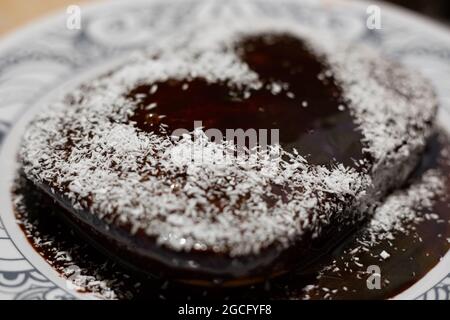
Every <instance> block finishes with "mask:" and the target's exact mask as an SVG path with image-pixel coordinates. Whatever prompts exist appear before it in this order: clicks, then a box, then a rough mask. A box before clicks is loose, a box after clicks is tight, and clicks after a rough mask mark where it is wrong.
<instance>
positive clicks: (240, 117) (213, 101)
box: [37, 35, 370, 286]
mask: <svg viewBox="0 0 450 320" xmlns="http://www.w3.org/2000/svg"><path fill="white" fill-rule="evenodd" d="M235 50H236V52H237V53H238V55H239V56H240V57H241V58H242V60H243V61H244V62H246V63H247V64H248V65H249V67H250V68H251V69H252V70H253V71H255V72H256V73H258V75H259V77H260V78H261V81H262V83H263V85H262V88H261V89H259V90H254V89H248V88H239V87H236V86H232V85H230V84H228V83H208V82H206V81H205V80H203V79H200V78H194V79H186V80H168V81H166V82H164V83H157V84H156V85H157V90H156V91H155V92H153V93H151V91H152V87H153V86H154V85H155V84H153V83H152V84H148V85H140V86H138V87H136V88H134V89H132V90H131V91H130V92H129V93H128V94H127V95H126V96H127V97H128V99H130V100H132V101H135V102H136V105H137V111H136V112H135V114H134V115H133V116H131V118H130V119H129V121H130V122H131V123H133V124H134V125H136V126H137V127H138V128H139V129H141V130H144V131H147V132H154V133H156V134H160V135H166V134H169V133H170V132H171V131H172V130H174V129H179V128H186V129H188V130H192V129H193V127H192V126H193V124H194V121H196V120H202V121H203V125H204V126H205V128H206V129H208V128H217V129H220V130H221V131H225V130H226V129H237V128H241V129H250V128H253V129H279V130H280V142H281V144H282V146H283V147H284V148H286V149H291V148H294V147H295V148H297V149H298V151H299V152H300V153H301V154H302V155H304V156H305V157H306V158H307V159H308V161H309V162H310V163H311V164H325V165H331V164H333V163H335V162H338V163H343V164H346V165H348V166H354V167H355V166H357V164H356V163H355V160H361V159H366V160H369V161H368V162H366V163H370V159H369V158H368V157H367V156H366V155H364V154H363V152H362V148H363V143H362V136H361V133H360V132H359V131H358V130H357V126H356V124H355V123H354V121H353V119H352V117H351V114H350V112H349V109H348V108H347V102H346V101H345V100H344V98H343V96H342V89H341V88H340V86H339V84H338V83H337V82H336V80H335V79H334V78H333V75H332V74H331V73H329V72H328V71H329V70H328V68H327V66H326V65H325V64H324V62H323V61H322V59H321V57H319V56H317V55H316V54H314V53H312V52H311V51H310V50H309V49H308V48H307V47H306V46H305V44H303V42H302V41H301V40H299V39H297V38H295V37H292V36H289V35H262V36H261V35H259V36H251V37H246V38H243V39H241V40H240V42H238V43H236V46H235ZM273 82H276V83H282V85H281V87H282V90H281V91H280V92H279V93H277V94H274V93H273V92H271V90H269V89H267V86H269V85H270V84H272V83H273ZM247 92H250V96H247ZM305 102H306V105H305V104H304V103H305ZM153 104H156V107H154V108H151V109H150V110H149V106H150V105H153ZM161 124H164V125H165V127H161V126H160V125H161ZM69 144H70V140H69ZM151 174H153V173H151ZM156 174H157V173H156ZM159 178H161V179H162V178H164V177H159ZM179 179H180V180H181V182H182V181H183V177H179ZM171 182H172V181H171ZM173 182H174V184H175V182H177V181H173ZM37 187H39V188H40V189H42V190H44V191H45V192H47V194H49V195H50V196H51V197H52V198H53V199H55V200H56V201H57V202H58V203H59V205H60V206H62V207H63V208H64V209H65V210H63V211H59V212H60V213H61V214H62V216H63V218H64V219H65V221H66V222H68V223H69V224H70V225H71V226H72V227H74V228H76V229H79V231H80V233H81V234H83V236H84V237H85V238H86V239H87V240H88V241H91V242H92V243H93V244H94V245H95V246H96V247H98V248H99V249H100V250H102V251H104V252H106V253H107V254H109V255H114V257H115V258H116V259H117V260H120V261H121V262H122V263H123V264H124V265H125V266H127V267H130V268H134V269H138V270H141V271H144V273H149V274H152V275H159V276H162V277H170V278H174V279H178V280H182V281H187V282H190V283H196V284H201V285H211V284H212V283H214V282H217V281H220V282H222V283H223V284H224V285H225V286H234V285H245V284H248V283H257V282H263V281H264V280H266V279H268V278H272V277H275V276H278V275H281V274H284V273H286V272H288V271H290V270H292V269H295V268H304V267H305V266H306V265H308V264H311V263H313V262H314V261H315V260H317V259H318V258H320V257H321V256H323V255H324V254H326V253H328V252H329V251H330V250H332V249H333V248H334V247H335V245H336V243H339V242H341V240H342V239H343V238H345V237H347V235H348V234H350V233H352V232H354V231H355V229H357V228H358V224H357V223H356V222H354V221H345V220H350V218H349V217H352V216H353V215H351V214H350V213H349V214H347V213H345V214H340V215H339V214H335V215H332V216H331V217H330V221H329V223H328V225H327V226H326V227H324V228H323V230H322V232H321V234H320V237H317V238H315V239H314V240H313V237H312V234H310V233H308V231H307V232H305V233H304V234H303V235H302V239H300V240H299V241H297V242H295V243H292V244H291V246H290V247H289V248H287V249H286V248H284V247H283V248H282V247H281V246H280V245H279V244H278V243H275V244H274V245H272V246H270V247H268V248H266V249H263V250H262V252H260V253H259V254H257V255H256V254H249V255H246V256H242V257H239V258H231V257H230V256H229V255H228V254H226V253H216V252H213V251H212V250H207V251H201V250H197V251H196V250H195V249H193V250H191V251H189V252H184V251H175V250H171V249H167V248H166V247H163V246H160V245H158V244H156V241H155V239H154V238H153V237H149V236H148V235H147V234H145V232H144V231H142V230H139V231H138V232H137V233H136V234H133V233H132V232H131V231H130V230H131V225H127V224H123V223H122V224H121V223H116V221H110V220H109V219H110V217H109V216H106V217H102V219H100V218H99V217H98V216H97V215H96V214H95V212H94V213H93V212H91V211H90V210H89V209H90V207H91V202H92V199H91V198H89V196H87V197H86V199H84V200H85V202H86V206H85V209H84V210H75V209H74V208H73V206H72V204H71V202H70V201H68V200H67V199H66V198H64V196H63V193H64V192H54V190H57V189H58V187H61V186H58V185H57V183H55V185H54V186H48V185H38V186H37ZM63 187H64V186H63ZM273 187H274V188H275V189H276V188H280V190H279V191H274V193H277V192H278V193H283V192H289V189H288V188H286V186H281V187H280V186H273ZM63 191H64V190H63ZM66 191H67V190H66ZM219 197H221V198H220V199H212V200H211V202H210V205H217V203H220V201H226V200H227V198H226V193H225V192H223V193H222V194H221V195H220V196H219ZM334 197H336V198H334ZM339 197H341V195H333V194H330V195H329V196H328V198H327V199H326V201H327V203H338V202H339V203H342V199H338V198H339ZM219 200H220V201H219ZM270 201H271V199H269V198H268V199H267V202H268V203H269V206H270ZM243 202H245V195H243ZM349 202H350V201H349ZM346 210H347V211H348V208H344V209H343V211H344V212H345V211H346ZM111 219H112V218H111ZM111 248H114V249H113V250H112V249H111Z"/></svg>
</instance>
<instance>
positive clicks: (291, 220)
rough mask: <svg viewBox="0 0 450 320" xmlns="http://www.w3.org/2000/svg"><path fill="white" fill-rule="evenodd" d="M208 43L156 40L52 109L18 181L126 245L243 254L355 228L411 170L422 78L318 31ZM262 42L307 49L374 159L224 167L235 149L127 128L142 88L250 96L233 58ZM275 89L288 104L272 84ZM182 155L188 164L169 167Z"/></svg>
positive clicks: (199, 36) (248, 161)
mask: <svg viewBox="0 0 450 320" xmlns="http://www.w3.org/2000/svg"><path fill="white" fill-rule="evenodd" d="M203 31H204V29H202V28H201V27H197V29H196V28H193V29H192V30H187V31H185V34H181V35H177V37H176V38H174V39H167V40H166V41H161V46H160V47H158V48H157V49H152V50H150V51H148V52H145V53H141V54H137V55H136V56H134V57H133V58H131V59H129V60H128V61H127V62H126V63H124V64H123V65H121V66H119V67H118V68H116V69H114V70H113V71H112V72H111V73H109V74H108V75H107V76H103V77H99V78H96V79H94V80H91V81H90V82H87V83H85V84H83V85H81V86H79V87H78V88H75V89H74V90H73V91H71V92H70V93H69V94H68V95H66V96H64V97H62V98H61V99H59V100H56V102H55V103H53V104H52V105H50V106H48V107H46V108H45V109H44V111H42V112H41V113H40V114H39V115H38V116H37V117H36V118H35V119H34V120H33V122H32V124H31V125H30V127H29V128H28V130H27V132H26V134H25V136H24V141H23V145H22V149H21V152H20V158H21V161H22V164H23V170H24V173H25V175H26V176H27V177H28V178H29V179H30V180H32V181H33V182H35V183H36V184H38V185H44V186H49V187H50V188H51V189H52V190H53V192H55V193H58V194H62V195H63V196H64V198H66V199H67V200H68V201H70V203H71V204H72V206H73V208H74V209H75V210H87V211H89V212H91V213H93V214H95V215H96V216H98V217H99V218H100V219H103V220H104V221H107V222H108V223H109V224H113V225H125V224H127V225H131V230H130V232H131V233H132V234H133V233H135V232H137V231H138V230H143V231H144V232H145V233H146V234H147V235H149V236H151V237H154V238H155V239H156V241H157V243H159V244H160V245H162V246H165V247H167V248H170V249H172V250H176V251H191V250H199V251H203V250H212V251H214V252H225V253H228V254H229V255H231V256H240V255H246V254H257V253H259V252H261V250H263V249H265V248H267V247H268V246H271V245H274V244H276V245H280V246H282V247H286V246H288V245H289V244H290V243H292V241H294V240H298V239H299V238H301V237H302V236H303V235H304V234H305V233H306V232H307V231H309V232H311V234H312V235H313V237H315V236H320V233H321V230H322V228H323V227H324V226H326V225H327V224H329V223H330V221H341V222H345V223H349V222H350V223H351V222H352V221H357V220H361V219H363V218H365V217H366V216H368V215H370V214H371V212H372V210H373V207H374V204H375V203H376V202H377V201H378V200H379V199H380V197H382V196H383V195H384V193H385V192H386V191H387V190H388V189H389V188H392V187H395V186H397V185H398V184H400V183H401V182H403V181H404V180H405V179H406V177H407V175H408V174H409V173H410V172H411V170H412V169H413V167H414V165H415V164H416V162H417V159H418V157H419V155H420V154H421V152H422V151H423V148H424V146H425V141H426V139H427V137H428V136H429V135H430V133H431V128H432V122H433V118H434V115H435V111H436V110H435V109H436V100H435V96H434V94H433V91H432V89H431V87H430V85H429V84H428V82H426V81H425V80H423V79H422V78H421V77H420V76H419V75H417V74H416V73H413V72H410V71H407V70H405V69H404V68H403V67H401V66H399V65H397V64H394V63H390V62H387V61H385V60H384V59H383V58H381V57H380V56H379V55H378V54H376V53H373V52H372V51H370V50H368V49H362V48H346V47H344V46H342V45H340V44H337V43H336V42H335V41H328V42H326V45H323V42H322V40H323V39H324V38H327V35H326V33H324V35H320V36H319V35H318V36H317V37H316V35H317V32H314V33H309V32H308V31H309V30H303V29H300V28H299V27H297V26H295V25H281V26H280V24H277V25H276V26H275V25H274V24H271V23H263V24H262V23H260V22H259V21H256V22H255V23H253V24H251V23H248V24H245V25H237V26H235V27H233V28H231V27H229V26H228V28H227V29H226V30H225V28H221V27H217V28H210V30H208V31H204V32H203ZM267 32H269V33H277V32H284V33H289V34H292V35H294V36H296V37H298V38H300V39H302V40H303V41H304V42H305V43H306V44H307V45H308V47H310V48H311V50H312V51H313V52H314V53H316V54H317V56H318V57H320V59H323V60H324V63H325V64H326V65H328V66H329V70H327V72H325V73H324V74H318V75H317V76H318V77H323V78H324V79H325V80H326V78H327V77H329V76H330V75H333V77H334V78H335V79H337V81H339V83H340V85H341V86H342V88H343V94H344V96H345V98H346V100H347V101H349V105H348V107H349V109H350V112H351V114H352V115H353V117H354V119H355V122H356V123H357V124H358V127H359V130H360V131H361V132H362V135H363V145H364V148H365V150H364V151H365V152H367V154H369V155H370V159H371V160H370V161H369V160H361V161H362V165H363V167H364V168H366V170H357V169H356V168H353V167H352V168H351V167H347V166H344V165H343V164H340V163H336V164H333V165H332V166H324V165H312V164H310V163H308V161H307V159H306V158H305V157H303V156H302V150H298V152H297V151H293V152H291V151H289V152H288V151H287V150H284V149H283V148H281V147H280V146H279V145H272V146H270V147H269V148H268V151H267V150H255V152H254V153H252V154H251V155H250V156H248V155H239V154H238V155H237V156H236V157H231V158H226V159H224V158H223V155H224V154H229V150H230V149H233V148H234V146H233V145H231V144H230V143H229V142H227V141H223V142H221V143H220V142H219V143H217V142H211V141H210V140H209V139H208V137H207V136H206V135H205V133H204V131H203V130H202V129H201V128H200V129H197V130H194V131H193V132H191V133H189V134H186V135H184V136H182V137H181V138H178V139H174V138H173V137H171V136H170V134H168V135H167V136H164V135H158V134H155V133H152V132H145V131H142V130H139V129H138V128H136V127H135V126H134V125H133V123H132V122H131V121H130V118H131V117H132V116H133V114H134V112H135V110H136V101H131V100H130V99H128V98H127V97H126V95H127V93H128V92H129V91H130V90H132V89H133V88H135V87H136V86H139V85H142V84H145V85H149V84H150V85H152V84H153V86H151V89H150V92H149V93H150V94H152V93H155V92H157V90H158V87H157V85H156V84H157V83H162V82H165V81H168V80H171V79H175V80H180V81H186V85H189V79H194V78H202V79H205V80H206V81H207V82H209V83H217V82H220V83H227V84H228V85H229V86H230V87H232V88H237V89H239V90H240V91H243V92H244V93H246V94H244V95H243V96H244V98H245V97H248V96H251V92H252V90H260V89H261V87H262V82H261V81H260V78H259V75H258V74H257V73H256V72H254V71H253V70H251V69H250V68H249V66H248V65H247V64H245V63H244V62H242V61H241V60H240V58H239V56H238V55H237V54H236V53H235V52H234V51H233V50H232V48H233V45H234V44H235V43H236V41H237V40H238V39H239V38H240V37H242V36H243V35H245V34H258V33H261V34H264V33H267ZM311 34H314V36H311ZM274 63H276V61H274ZM325 80H324V81H325ZM287 89H288V88H287ZM270 90H271V92H272V93H273V94H279V92H280V91H281V92H284V91H283V90H285V91H286V94H287V96H288V97H289V96H292V93H291V92H289V90H286V88H285V87H283V84H279V83H276V82H274V83H273V84H272V85H271V87H270ZM154 107H155V106H154V105H149V106H148V110H149V112H151V110H152V109H153V108H154ZM302 107H303V108H312V107H313V106H311V105H309V104H308V102H305V103H304V104H302V105H300V106H299V108H302ZM196 150H198V151H199V152H195V151H196ZM186 151H188V152H190V153H189V154H190V155H192V154H194V155H195V156H194V158H193V157H191V156H190V157H188V158H186V157H184V156H183V157H177V156H176V155H180V154H181V155H186ZM192 152H193V153H192ZM195 157H200V159H197V158H195ZM186 159H188V160H186ZM274 186H275V187H276V188H274ZM275 189H276V190H277V191H274V190H275Z"/></svg>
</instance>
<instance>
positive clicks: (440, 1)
mask: <svg viewBox="0 0 450 320" xmlns="http://www.w3.org/2000/svg"><path fill="white" fill-rule="evenodd" d="M123 1H126V0H123ZM243 1H244V0H243ZM274 1H276V0H274ZM298 1H301V0H298ZM327 1H328V2H330V1H331V0H327ZM343 1H345V0H343ZM86 2H89V0H0V35H2V34H5V33H7V32H9V31H12V30H14V29H15V28H17V27H19V26H21V25H23V24H25V23H27V22H29V21H31V20H33V19H35V18H38V17H39V16H42V15H45V14H47V13H49V12H51V11H54V10H57V9H63V8H65V7H67V6H68V5H71V4H81V3H86ZM386 2H391V3H394V4H397V5H399V6H402V7H406V8H408V9H411V10H414V11H416V12H419V13H422V14H424V15H427V16H429V17H431V18H433V19H436V20H439V21H441V22H443V23H445V24H447V25H450V0H386Z"/></svg>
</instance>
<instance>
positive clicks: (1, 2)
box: [0, 0, 89, 36]
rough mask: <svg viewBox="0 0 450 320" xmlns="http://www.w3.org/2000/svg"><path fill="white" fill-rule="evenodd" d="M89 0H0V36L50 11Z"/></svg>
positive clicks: (63, 8)
mask: <svg viewBox="0 0 450 320" xmlns="http://www.w3.org/2000/svg"><path fill="white" fill-rule="evenodd" d="M86 2H89V0H0V36H1V35H4V34H6V33H8V32H10V31H12V30H14V29H16V28H18V27H20V26H22V25H24V24H26V23H28V22H31V21H32V20H34V19H37V18H39V17H40V16H43V15H45V14H48V13H51V12H52V11H57V10H65V8H67V6H69V5H72V4H81V3H86Z"/></svg>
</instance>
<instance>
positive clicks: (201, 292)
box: [14, 135, 450, 299]
mask: <svg viewBox="0 0 450 320" xmlns="http://www.w3.org/2000/svg"><path fill="white" fill-rule="evenodd" d="M449 145H450V140H449V138H447V137H446V136H443V135H440V136H435V137H434V138H433V140H432V141H431V142H430V143H429V146H428V150H427V152H426V154H425V156H424V157H423V160H422V163H421V164H420V166H419V167H418V168H417V170H416V171H415V173H414V174H413V175H412V176H411V179H410V182H412V181H414V179H416V178H418V177H420V175H422V174H423V173H424V172H426V171H427V170H429V169H432V168H438V169H440V170H441V171H442V174H443V177H444V178H445V181H446V182H445V185H446V190H448V191H447V192H446V194H448V193H449V192H450V165H449V158H448V146H449ZM442 150H445V152H442ZM410 182H408V183H407V184H406V185H405V188H407V187H408V185H409V183H410ZM14 193H15V195H20V196H22V197H23V201H22V203H23V206H21V207H18V208H16V211H17V218H18V222H19V223H20V224H21V227H22V228H23V230H24V232H25V233H26V235H27V237H28V239H29V241H30V243H31V244H32V245H33V246H34V247H35V249H36V250H37V251H38V252H39V253H40V254H41V255H42V256H43V257H44V258H45V259H46V260H47V261H48V262H49V263H50V264H51V265H52V266H53V267H54V268H56V269H57V270H60V271H62V270H63V269H64V268H65V267H67V266H68V265H72V264H75V265H78V266H79V267H81V268H82V269H83V270H84V273H85V274H86V275H96V278H97V279H100V280H108V281H110V282H111V287H112V288H113V289H114V290H115V291H116V293H117V294H118V298H122V299H127V298H132V297H133V298H137V299H167V298H193V299H215V298H220V299H224V298H228V299H242V298H244V299H261V298H269V299H304V298H307V297H308V298H312V299H322V298H329V299H354V298H358V299H382V298H390V297H392V296H394V295H395V294H398V293H400V292H402V291H403V290H405V289H406V288H408V287H409V286H411V285H412V284H414V283H415V282H416V281H417V280H419V279H420V278H421V277H423V276H424V275H425V274H426V273H427V272H428V271H429V270H430V269H431V268H432V267H433V266H434V265H435V264H436V263H438V262H439V259H440V258H441V257H442V256H443V255H445V253H446V252H447V251H448V250H449V249H450V243H449V241H448V239H449V238H450V210H449V207H450V200H449V199H448V197H441V198H437V199H435V200H436V201H435V203H434V205H433V208H432V209H431V210H426V212H424V211H423V209H422V212H421V214H425V213H428V212H433V213H436V214H437V215H438V216H439V219H440V220H423V221H422V222H419V223H417V224H416V223H414V225H415V231H414V232H412V233H409V234H404V233H397V234H396V235H395V238H394V239H391V240H389V239H387V240H384V241H382V242H381V243H379V244H377V245H375V246H373V247H371V248H370V250H369V251H368V252H365V253H361V254H358V257H359V260H358V263H359V264H361V267H359V266H357V265H356V264H355V263H354V255H355V254H354V253H350V252H348V249H349V248H353V247H354V245H355V244H356V243H357V241H358V240H360V239H361V237H363V236H364V234H365V232H366V230H365V229H364V228H362V229H361V230H359V231H358V232H357V233H356V234H353V235H352V236H349V237H347V238H346V239H345V240H343V241H340V242H339V243H337V244H336V245H337V246H336V247H335V249H334V250H333V251H332V252H331V253H329V254H326V255H323V256H322V258H321V259H320V260H318V261H316V262H315V263H312V264H311V265H309V266H308V267H303V268H300V269H297V270H296V271H293V272H290V273H289V274H286V275H284V276H282V277H278V278H277V279H273V280H271V281H270V282H269V281H268V282H265V283H264V284H260V285H253V286H245V287H240V288H239V289H233V288H224V287H221V286H217V287H213V288H209V289H204V288H200V287H192V286H188V285H184V284H181V283H179V282H173V281H170V280H169V279H166V278H162V279H155V278H151V277H148V276H143V275H142V274H141V273H134V272H130V270H129V269H126V268H125V269H124V268H123V267H122V266H121V265H117V264H116V263H115V260H112V259H111V258H109V257H108V256H104V255H102V254H100V253H99V251H97V249H96V248H94V247H92V246H91V244H89V243H87V242H86V241H85V238H84V237H80V236H79V235H78V234H77V233H74V232H73V231H72V229H71V228H70V227H69V226H68V225H67V224H66V223H61V220H60V219H61V218H62V217H63V216H64V214H61V212H60V211H61V210H64V209H62V208H61V207H60V206H58V205H57V204H55V202H54V200H53V199H52V198H50V197H49V196H48V195H47V194H46V193H44V192H42V191H40V190H39V189H36V188H35V187H34V185H33V184H32V183H30V182H29V181H28V180H26V179H25V178H20V179H19V180H18V183H17V185H16V187H15V190H14ZM37 238H40V239H42V240H49V239H51V240H52V243H51V244H46V245H42V242H45V241H41V242H40V243H38V242H36V239H37ZM383 250H386V251H387V252H389V253H390V254H391V257H390V258H389V259H387V260H382V259H381V260H380V258H379V252H381V251H383ZM59 251H71V252H72V259H73V261H71V262H67V261H64V260H58V258H57V255H56V254H57V252H59ZM333 260H335V261H336V263H335V266H338V267H339V271H334V270H328V271H325V272H324V273H323V274H322V276H321V277H320V278H319V279H317V274H318V273H319V270H321V269H322V268H323V267H324V266H327V265H330V263H331V262H332V261H333ZM373 264H375V265H378V266H379V267H380V268H381V276H382V287H381V289H380V290H368V289H367V286H366V279H367V277H368V275H364V274H362V276H360V277H358V276H357V275H358V274H360V275H361V273H359V271H364V270H365V269H366V268H367V266H368V265H373ZM333 269H334V268H333ZM137 283H139V285H136V284H137ZM307 285H316V286H318V287H317V288H316V289H313V290H311V291H309V292H308V294H306V292H305V290H304V288H305V286H307ZM344 287H345V288H346V290H344V289H343V288H344ZM335 290H336V291H335ZM86 291H89V290H87V289H86Z"/></svg>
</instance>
